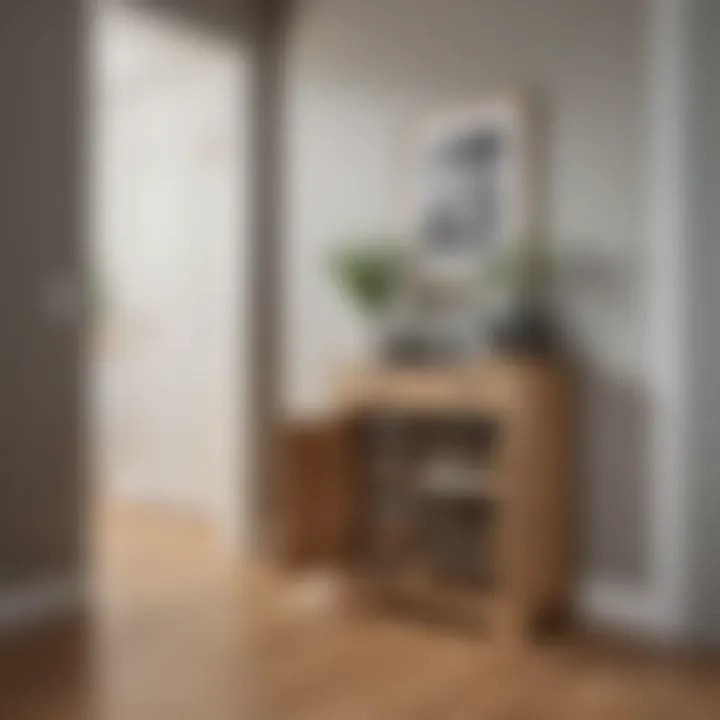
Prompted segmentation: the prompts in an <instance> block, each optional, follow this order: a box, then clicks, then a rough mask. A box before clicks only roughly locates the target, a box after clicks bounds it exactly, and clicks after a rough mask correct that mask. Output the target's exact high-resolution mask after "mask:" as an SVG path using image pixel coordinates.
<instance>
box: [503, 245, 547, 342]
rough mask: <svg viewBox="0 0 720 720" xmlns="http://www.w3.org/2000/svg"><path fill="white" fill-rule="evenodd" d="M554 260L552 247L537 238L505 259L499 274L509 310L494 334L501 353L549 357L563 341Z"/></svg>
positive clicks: (516, 248) (504, 312) (504, 311)
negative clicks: (555, 303)
mask: <svg viewBox="0 0 720 720" xmlns="http://www.w3.org/2000/svg"><path fill="white" fill-rule="evenodd" d="M553 268H554V259H553V256H552V253H551V250H550V246H549V243H548V242H547V241H545V240H544V239H541V238H537V239H532V240H526V241H524V242H521V243H519V244H518V245H517V246H516V247H515V248H514V250H513V251H512V252H510V253H508V254H507V255H506V256H505V257H504V258H501V260H500V262H499V264H498V266H497V268H496V272H495V275H496V277H495V279H494V281H495V282H498V283H499V284H500V285H501V287H502V291H503V292H504V294H505V295H506V298H505V308H504V310H503V311H502V312H501V313H500V317H499V318H497V319H496V321H495V323H494V326H493V328H492V330H491V336H492V344H493V345H494V346H495V347H496V348H497V349H499V350H501V351H506V352H514V353H522V354H533V355H537V354H547V353H549V352H553V351H554V350H556V349H557V345H558V343H559V337H558V332H557V327H556V323H555V322H554V319H553V312H552V285H553Z"/></svg>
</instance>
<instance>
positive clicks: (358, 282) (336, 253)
mask: <svg viewBox="0 0 720 720" xmlns="http://www.w3.org/2000/svg"><path fill="white" fill-rule="evenodd" d="M329 267H330V274H331V276H332V278H333V280H334V281H335V283H336V284H337V286H338V287H339V288H340V290H341V291H342V292H343V294H344V295H345V296H346V297H347V298H348V299H349V300H350V301H351V302H352V303H353V304H354V305H355V306H356V307H357V308H358V309H359V310H360V311H361V312H362V313H364V314H366V315H377V314H379V313H382V312H383V310H385V309H386V308H387V307H388V305H389V304H390V302H391V300H392V299H393V298H394V297H395V294H396V292H397V291H398V288H399V285H400V280H401V276H402V272H403V253H402V252H401V251H400V249H399V245H398V243H395V242H391V241H387V240H382V239H367V240H353V241H351V242H348V243H345V244H343V245H340V246H338V247H336V248H334V249H333V250H332V251H331V252H330V258H329Z"/></svg>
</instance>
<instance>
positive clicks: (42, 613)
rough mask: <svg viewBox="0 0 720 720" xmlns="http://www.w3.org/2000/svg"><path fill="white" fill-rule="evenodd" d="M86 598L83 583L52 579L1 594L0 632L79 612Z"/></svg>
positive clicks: (72, 580) (2, 591)
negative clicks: (74, 611) (77, 610)
mask: <svg viewBox="0 0 720 720" xmlns="http://www.w3.org/2000/svg"><path fill="white" fill-rule="evenodd" d="M85 596H86V593H85V586H84V583H82V582H81V581H79V580H78V579H77V578H51V579H48V580H42V581H39V582H34V583H28V584H27V585H21V586H18V587H14V588H9V589H4V590H0V632H2V631H5V630H10V629H14V628H18V627H23V626H26V625H30V624H33V623H35V622H38V621H41V620H46V619H48V618H52V617H55V616H58V615H62V614H65V613H68V612H71V611H73V610H76V609H79V608H81V607H82V606H83V604H84V602H85Z"/></svg>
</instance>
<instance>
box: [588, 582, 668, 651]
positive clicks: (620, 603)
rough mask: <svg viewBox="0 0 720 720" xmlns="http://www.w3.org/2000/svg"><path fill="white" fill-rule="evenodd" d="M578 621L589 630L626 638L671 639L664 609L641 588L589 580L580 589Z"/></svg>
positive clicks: (653, 597) (643, 587)
mask: <svg viewBox="0 0 720 720" xmlns="http://www.w3.org/2000/svg"><path fill="white" fill-rule="evenodd" d="M578 606H579V607H578V611H579V615H580V619H582V620H583V621H585V622H587V623H588V624H590V625H592V626H596V627H599V628H602V629H608V630H613V631H621V632H626V633H628V634H629V635H633V636H638V637H646V638H652V639H653V640H663V639H671V638H672V633H671V629H670V628H669V626H668V623H667V618H666V615H665V611H664V608H663V606H662V604H661V603H659V602H658V597H657V596H656V595H655V594H654V593H652V592H650V591H649V590H648V588H647V587H645V586H643V585H636V584H632V583H622V582H619V581H617V580H602V579H596V578H591V579H588V580H586V581H585V582H584V583H582V584H581V586H580V593H579V598H578Z"/></svg>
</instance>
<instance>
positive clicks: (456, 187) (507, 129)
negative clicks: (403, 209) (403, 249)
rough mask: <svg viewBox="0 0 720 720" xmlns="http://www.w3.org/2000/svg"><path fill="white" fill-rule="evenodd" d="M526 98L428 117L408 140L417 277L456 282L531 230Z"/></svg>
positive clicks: (533, 212) (530, 156)
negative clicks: (410, 144)
mask: <svg viewBox="0 0 720 720" xmlns="http://www.w3.org/2000/svg"><path fill="white" fill-rule="evenodd" d="M531 140H532V138H531V128H530V122H529V116H528V107H527V102H526V101H524V100H522V99H520V98H515V97H513V98H507V99H498V100H494V101H489V102H485V103H479V104H477V105H475V106H472V107H468V108H464V109H461V110H458V111H454V112H449V113H445V114H442V115H439V116H437V117H435V118H431V119H430V120H429V121H428V122H426V123H424V124H423V125H422V126H421V127H420V128H419V131H418V134H417V137H416V142H415V143H414V150H413V162H412V166H413V167H412V170H413V173H412V178H413V186H414V190H413V208H412V232H411V234H412V237H413V238H414V239H415V244H416V247H415V250H416V253H415V264H416V271H417V273H418V274H419V277H420V278H421V279H422V280H425V281H428V282H436V283H443V282H448V283H456V282H462V281H463V279H464V278H465V277H466V276H468V275H470V274H475V275H476V274H477V273H478V272H479V270H480V269H481V268H482V265H483V263H484V262H485V261H488V260H490V259H491V258H492V257H493V256H497V254H498V252H499V251H501V250H502V249H503V248H504V247H506V246H507V244H508V243H516V242H523V241H526V240H528V238H529V237H530V236H531V234H532V231H533V230H534V229H535V226H536V222H537V218H536V207H535V195H536V193H535V192H534V188H533V176H534V167H533V165H534V157H533V152H532V147H531V145H532V141H531Z"/></svg>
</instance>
